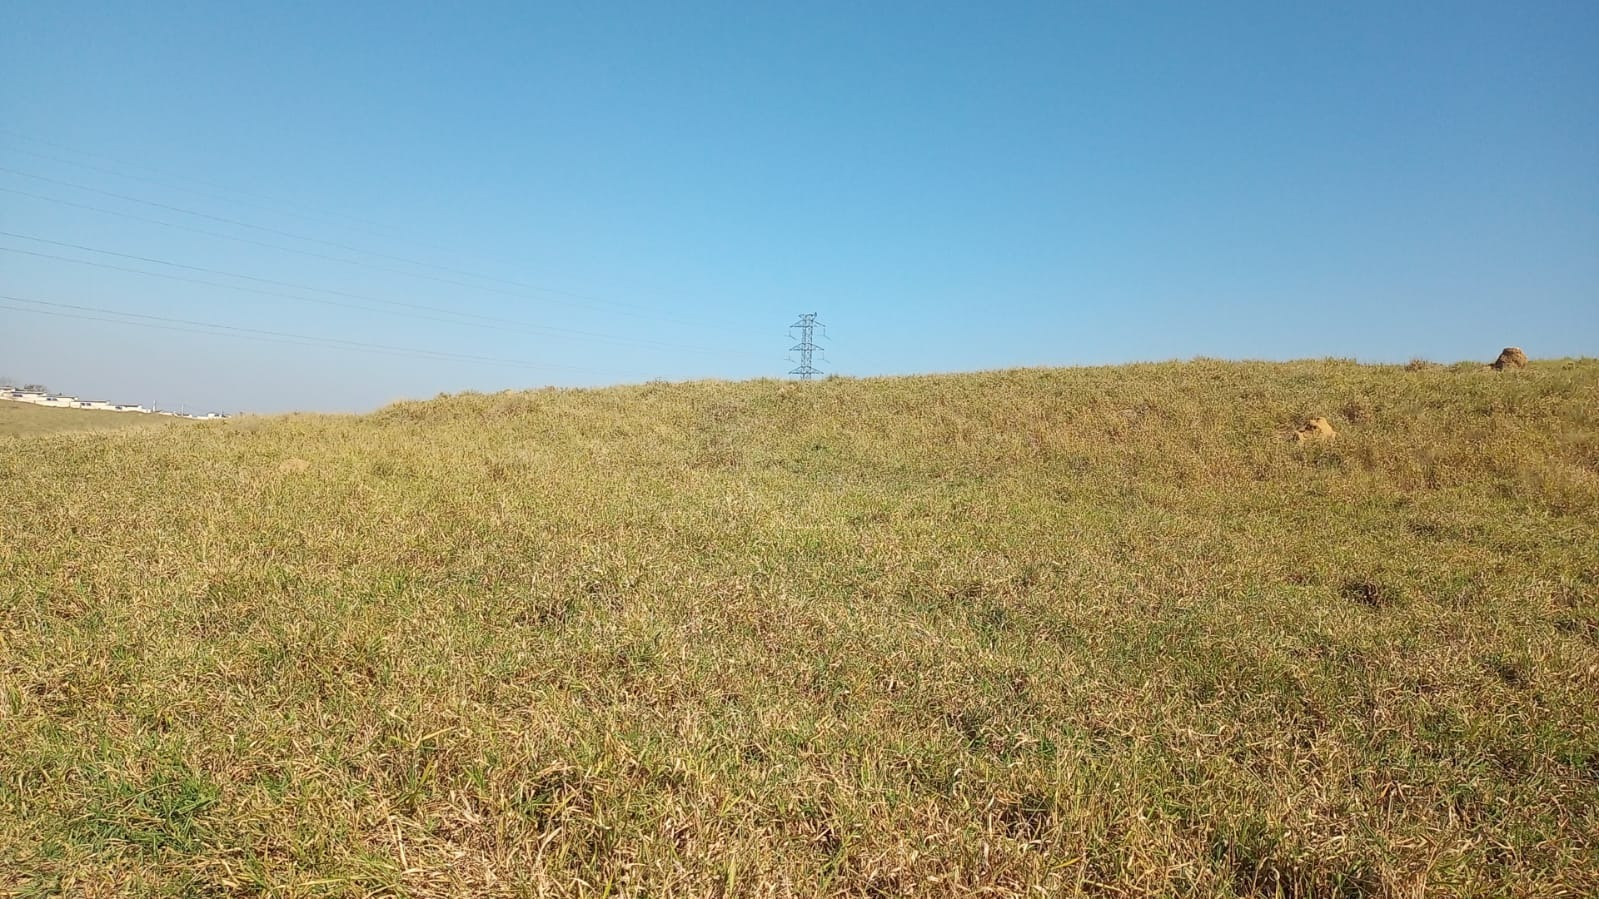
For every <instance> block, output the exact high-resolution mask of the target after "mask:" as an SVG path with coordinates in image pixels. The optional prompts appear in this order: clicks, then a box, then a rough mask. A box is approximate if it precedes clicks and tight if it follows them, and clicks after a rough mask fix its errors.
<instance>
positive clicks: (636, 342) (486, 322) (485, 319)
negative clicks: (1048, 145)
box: [0, 231, 764, 358]
mask: <svg viewBox="0 0 1599 899" xmlns="http://www.w3.org/2000/svg"><path fill="white" fill-rule="evenodd" d="M0 236H4V237H11V238H17V239H21V240H30V241H34V242H36V243H42V244H47V245H50V246H57V247H64V248H68V249H74V250H83V251H85V252H90V253H99V254H102V255H105V256H112V257H116V258H119V259H131V260H134V261H137V262H148V263H151V264H154V265H165V266H169V267H171V268H177V269H183V270H186V271H194V272H200V273H203V274H208V275H220V276H222V277H225V278H238V279H240V280H243V281H250V282H254V283H258V284H267V285H271V286H275V287H286V288H289V289H291V290H303V291H310V292H312V293H322V294H328V295H330V296H337V297H346V298H349V299H354V300H363V301H366V302H367V303H378V304H381V305H382V306H389V307H395V308H389V309H385V308H379V307H375V306H370V305H363V304H361V303H349V302H338V301H334V300H322V299H316V298H314V297H302V296H296V295H294V294H288V293H283V292H281V291H276V290H263V289H259V288H251V287H245V286H242V285H238V284H225V283H220V282H216V281H206V280H203V279H198V278H184V277H180V276H177V275H172V274H167V273H164V272H151V271H145V270H143V269H137V268H129V267H126V266H120V265H110V264H108V263H104V262H95V261H93V260H88V259H73V258H72V257H69V256H59V255H56V254H53V253H38V252H34V251H31V250H22V249H17V248H15V247H4V246H0V252H8V253H20V254H23V255H27V256H35V257H39V258H42V259H54V260H58V261H61V262H71V263H74V264H77V265H88V266H94V267H96V268H103V269H109V270H111V271H120V272H128V273H130V274H136V275H145V276H148V277H152V278H165V279H167V280H171V281H181V282H184V283H189V284H199V285H203V286H206V287H220V288H223V289H225V290H237V291H241V292H244V293H254V294H259V295H262V296H271V297H280V298H283V299H289V300H295V301H298V302H302V303H316V304H319V305H324V306H338V307H341V308H346V309H359V310H362V311H367V312H381V313H385V314H389V315H409V316H410V317H413V318H420V319H425V320H428V321H440V322H446V323H449V324H455V325H463V326H467V327H478V328H485V327H488V328H497V329H498V328H506V327H509V328H514V329H519V330H525V331H531V332H535V333H551V334H563V335H568V336H573V337H580V338H586V339H590V340H599V341H605V342H610V343H617V344H622V345H629V346H650V347H662V348H667V349H677V350H688V351H690V352H698V353H706V354H715V355H726V354H732V355H740V356H751V355H754V354H750V353H747V352H745V351H741V350H731V349H729V350H721V349H716V348H713V347H700V346H694V345H687V344H678V343H671V342H668V341H657V340H650V339H648V338H631V337H615V336H612V335H609V334H602V333H599V332H596V331H585V330H581V329H577V328H563V327H559V326H556V325H535V324H531V323H528V322H521V321H517V320H515V319H506V318H499V317H496V316H489V315H483V314H481V313H476V312H461V311H458V310H455V309H448V308H444V307H440V306H429V305H426V304H423V303H413V302H407V301H404V300H390V299H385V298H383V297H374V296H370V295H368V294H360V293H351V292H349V291H343V290H332V289H329V288H323V287H314V286H312V285H308V284H297V283H294V282H292V281H279V280H276V279H273V278H261V277H258V276H255V275H246V274H241V273H238V272H229V271H224V270H222V269H214V268H206V267H204V266H197V265H188V264H186V263H182V262H173V261H171V260H168V259H159V258H156V257H153V256H140V255H137V254H133V253H122V252H118V251H115V250H107V249H103V248H100V247H91V246H87V245H85V244H75V243H70V242H67V241H59V240H50V239H48V238H43V237H37V236H34V235H29V234H18V233H15V232H11V231H0ZM398 309H405V310H417V311H414V312H400V311H396V310H398ZM419 312H430V313H436V314H434V315H422V314H418V313H419ZM439 315H448V316H457V317H458V318H440V317H439ZM460 319H475V321H463V320H460ZM762 358H764V357H762Z"/></svg>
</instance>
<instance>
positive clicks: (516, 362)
mask: <svg viewBox="0 0 1599 899" xmlns="http://www.w3.org/2000/svg"><path fill="white" fill-rule="evenodd" d="M0 300H6V301H9V302H11V303H27V304H30V305H31V306H48V307H50V308H52V309H66V310H73V311H72V312H51V311H48V310H45V309H34V308H28V307H26V306H14V305H8V306H5V307H3V308H7V309H12V310H14V311H17V312H34V313H37V314H39V315H55V316H59V317H62V318H79V319H86V320H89V321H102V322H108V323H111V324H120V325H136V326H139V327H147V328H160V329H163V330H169V331H185V332H187V333H191V334H206V335H210V336H217V332H225V333H226V334H228V335H230V336H244V337H249V338H251V339H256V340H266V341H268V342H272V343H287V342H293V343H297V344H300V345H303V346H321V347H333V348H335V349H354V350H362V351H365V352H377V353H382V354H386V355H403V356H410V357H417V358H425V359H437V360H443V361H464V362H486V363H490V364H493V365H509V366H516V367H521V368H544V369H564V370H567V371H575V372H582V373H585V374H597V375H605V374H607V373H606V372H600V371H596V370H595V369H591V368H581V367H578V366H573V365H561V364H558V363H553V362H531V361H528V360H525V359H504V358H499V357H495V356H478V355H473V354H470V353H451V352H445V351H442V350H429V349H423V348H419V347H398V346H390V345H388V344H381V343H367V342H363V341H359V340H344V339H342V338H338V337H319V336H315V335H308V334H291V333H287V332H284V331H269V330H263V329H261V328H245V327H240V326H237V325H223V324H217V323H215V322H198V321H192V320H189V319H182V318H168V317H166V316H161V315H146V314H144V313H138V312H123V311H121V310H117V309H103V308H99V307H95V306H80V305H77V304H73V303H56V302H51V301H49V300H35V299H29V298H27V297H15V296H8V295H4V294H0ZM82 313H96V314H97V315H85V314H82ZM108 315H109V316H121V317H122V318H106V317H105V316H108ZM124 319H140V321H126V320H124ZM175 326H187V327H175ZM199 328H205V329H209V330H196V329H199Z"/></svg>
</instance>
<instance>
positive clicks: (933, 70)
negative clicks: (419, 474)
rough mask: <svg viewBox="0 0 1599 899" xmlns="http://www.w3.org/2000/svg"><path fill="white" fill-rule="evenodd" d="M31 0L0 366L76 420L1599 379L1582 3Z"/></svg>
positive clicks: (1594, 136)
mask: <svg viewBox="0 0 1599 899" xmlns="http://www.w3.org/2000/svg"><path fill="white" fill-rule="evenodd" d="M8 7H9V8H8V9H7V12H6V20H7V27H6V28H5V29H4V30H3V31H0V129H3V130H0V168H3V169H5V170H6V171H0V231H3V232H6V233H7V236H0V247H3V248H6V249H5V250H4V251H0V295H3V296H5V297H9V298H10V299H0V376H10V377H12V378H15V379H24V380H32V381H42V382H44V383H47V384H49V385H50V386H52V387H56V388H58V389H63V390H71V391H75V392H77V393H79V394H83V395H93V396H95V397H96V398H106V399H111V400H117V401H142V402H159V403H161V404H162V405H164V406H167V407H172V408H178V407H184V408H189V409H223V410H230V411H231V410H250V411H277V410H285V409H328V410H363V409H370V408H373V407H375V406H377V405H380V404H382V403H384V402H387V401H390V400H393V399H396V398H400V397H417V396H430V395H433V394H436V393H439V392H441V391H456V390H463V389H478V390H497V389H504V388H520V387H532V386H540V385H544V384H562V385H586V384H609V383H620V382H630V381H643V380H648V379H651V378H666V379H671V380H677V379H686V378H701V377H718V378H747V377H757V376H783V375H784V374H785V373H786V372H787V370H788V369H789V368H791V367H792V365H793V363H791V362H789V361H787V358H786V357H787V352H786V351H787V350H788V348H789V346H790V344H791V343H792V341H791V340H789V339H788V337H787V333H786V326H787V325H788V324H789V323H790V322H792V321H793V320H794V319H795V317H796V316H797V315H798V314H799V313H801V312H817V313H820V315H821V318H822V320H823V321H824V322H826V323H827V325H828V335H829V341H828V342H827V344H826V345H827V347H828V352H827V357H828V361H827V362H826V363H824V364H823V365H822V367H823V368H825V369H827V370H829V371H834V372H838V373H841V374H847V375H873V374H887V373H910V372H930V371H958V370H973V369H984V368H998V367H1011V366H1032V365H1082V364H1103V363H1115V362H1124V361H1134V360H1152V359H1171V358H1189V357H1192V356H1197V355H1207V356H1222V357H1231V358H1255V359H1262V358H1263V359H1288V358H1302V357H1320V356H1347V357H1355V358H1359V359H1362V360H1367V361H1387V362H1402V361H1404V360H1407V359H1409V358H1412V357H1414V356H1422V357H1427V358H1432V359H1438V360H1455V359H1462V358H1478V359H1484V360H1487V359H1491V358H1492V357H1493V356H1494V354H1496V353H1497V352H1498V350H1499V348H1500V347H1501V346H1503V345H1506V344H1519V345H1521V346H1524V347H1525V348H1526V349H1527V350H1528V352H1529V353H1530V354H1532V355H1533V356H1535V357H1549V356H1565V355H1595V354H1599V4H1595V3H1592V2H1578V3H1551V2H1536V3H1524V4H1511V3H1495V4H1475V3H1465V2H1451V3H1440V4H1424V3H1392V2H1383V3H1340V4H1323V5H1321V7H1322V8H1311V5H1309V4H1281V3H1259V4H1228V3H1206V4H1196V3H1171V4H1151V3H1128V4H1121V3H1040V4H1005V3H995V4H973V3H950V4H931V3H916V4H909V3H906V4H886V3H876V4H861V3H838V4H832V3H814V4H775V3H772V4H767V3H754V4H752V3H747V2H745V3H725V4H697V3H670V4H668V3H651V4H619V3H604V4H572V3H562V4H532V3H505V4H453V5H446V4H436V3H416V4H408V3H398V2H385V3H370V4H366V3H353V2H348V3H333V4H329V3H320V2H318V3H288V2H272V3H254V4H244V3H239V4H233V3H226V4H225V3H156V2H152V3H143V4H83V3H73V2H52V3H12V4H8ZM1294 7H1301V8H1297V9H1296V8H1294ZM46 179H48V180H46ZM141 201H142V202H141ZM70 204H76V205H70ZM152 204H159V205H152ZM85 207H89V208H85ZM194 213H199V214H200V215H195V214H194ZM202 216H208V217H202ZM158 223H162V224H158ZM174 225H176V226H181V227H173V226H174ZM44 241H55V243H45V242H44ZM61 244H72V245H76V246H75V247H64V246H62V245H61ZM84 248H88V249H84ZM17 251H26V252H17ZM101 251H111V252H115V253H122V254H126V255H125V256H122V257H117V256H111V255H108V254H107V253H105V252H101ZM30 253H31V254H34V255H29V254H30ZM41 254H42V255H41ZM126 256H138V257H144V259H142V260H134V259H129V258H126ZM48 257H67V258H68V259H73V260H79V261H77V262H70V261H66V259H61V258H48ZM148 260H159V262H157V261H148ZM84 262H95V263H99V266H91V265H86V264H84ZM167 263H176V264H178V265H183V266H190V268H178V267H176V266H174V265H170V264H167ZM105 266H118V267H120V268H107V267H105ZM125 269H133V270H134V271H127V270H125ZM196 269H207V270H209V271H206V272H201V271H196ZM147 272H155V273H159V274H163V275H167V276H168V277H165V278H162V277H156V276H154V275H151V274H145V273H147ZM238 275H245V276H249V277H250V278H255V279H261V280H253V281H252V280H244V279H240V278H238V277H236V276H238ZM177 278H187V279H190V280H177ZM197 280H199V281H207V282H210V283H206V284H197V283H192V282H193V281H197ZM269 282H270V283H269ZM227 285H232V287H229V286H227ZM236 287H248V288H250V290H248V291H247V290H238V289H233V288H236ZM251 291H255V292H251ZM291 297H293V298H291ZM310 301H319V302H310ZM46 304H55V305H46ZM43 312H50V313H53V314H51V315H46V314H41V313H43ZM130 315H139V316H151V317H152V318H139V319H134V318H130V317H129V316H130ZM65 316H76V317H65ZM103 319H115V320H116V321H115V322H113V321H105V320H103ZM132 321H137V322H141V323H143V324H144V325H159V326H160V327H140V326H134V325H131V324H128V322H132ZM193 322H199V323H206V324H212V325H216V324H220V325H227V326H229V327H231V328H241V329H254V330H253V331H251V332H250V334H251V335H252V336H253V337H256V338H268V339H265V340H258V339H245V335H244V333H243V332H240V331H216V330H214V329H210V328H199V327H196V326H194V325H191V324H185V323H193ZM173 329H187V330H173ZM194 331H202V332H205V333H193V332H194ZM260 332H270V333H260ZM282 335H296V336H297V337H310V338H316V339H317V340H316V341H314V342H305V341H300V342H288V338H286V337H283V336H282ZM327 341H347V342H348V343H345V344H334V343H328V342H327ZM352 344H361V345H362V346H360V347H356V346H353V345H352ZM372 346H382V347H394V348H400V349H404V350H407V351H411V350H425V351H428V352H429V353H432V354H436V355H422V354H413V353H410V352H407V353H406V354H393V353H379V352H372V351H370V350H371V347H372ZM437 354H443V355H437ZM460 357H482V358H481V359H479V358H471V359H468V358H460ZM482 359H491V360H495V361H482ZM508 363H516V364H508Z"/></svg>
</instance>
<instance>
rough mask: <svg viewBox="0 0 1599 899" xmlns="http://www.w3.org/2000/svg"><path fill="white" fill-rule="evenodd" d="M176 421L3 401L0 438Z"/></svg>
mask: <svg viewBox="0 0 1599 899" xmlns="http://www.w3.org/2000/svg"><path fill="white" fill-rule="evenodd" d="M173 421H175V419H172V418H169V417H167V416H164V415H161V416H156V415H140V414H138V413H136V412H107V411H104V410H98V409H56V408H52V407H50V406H35V405H33V404H32V403H19V402H16V401H15V400H0V437H19V436H20V437H28V436H33V435H37V434H50V433H56V432H60V431H106V430H120V429H122V428H148V427H158V426H162V425H168V424H171V423H173Z"/></svg>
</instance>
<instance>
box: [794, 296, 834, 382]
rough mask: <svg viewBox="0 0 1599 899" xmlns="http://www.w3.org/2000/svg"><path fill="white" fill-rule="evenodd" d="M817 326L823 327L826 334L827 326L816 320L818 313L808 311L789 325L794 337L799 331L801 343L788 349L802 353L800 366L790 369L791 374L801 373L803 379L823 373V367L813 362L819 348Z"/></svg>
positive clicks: (806, 379) (807, 379)
mask: <svg viewBox="0 0 1599 899" xmlns="http://www.w3.org/2000/svg"><path fill="white" fill-rule="evenodd" d="M817 328H821V329H822V335H823V336H826V334H827V326H826V325H824V324H822V323H821V322H819V321H817V320H816V313H814V312H807V313H805V314H803V315H801V316H800V317H799V321H797V322H795V323H794V324H792V325H789V326H788V336H790V337H793V336H794V332H795V331H798V332H799V337H798V340H799V343H796V344H794V345H793V346H791V347H789V348H788V351H789V352H791V353H799V354H800V356H799V367H798V368H795V369H792V370H790V371H789V374H791V375H799V376H800V380H802V381H809V380H810V379H811V378H812V377H814V376H815V375H819V374H821V373H822V370H821V369H819V368H817V367H816V366H814V365H812V364H811V358H812V356H814V355H815V353H816V350H817V346H816V339H815V338H816V329H817Z"/></svg>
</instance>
